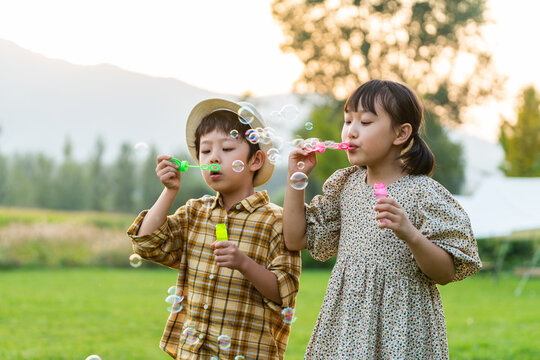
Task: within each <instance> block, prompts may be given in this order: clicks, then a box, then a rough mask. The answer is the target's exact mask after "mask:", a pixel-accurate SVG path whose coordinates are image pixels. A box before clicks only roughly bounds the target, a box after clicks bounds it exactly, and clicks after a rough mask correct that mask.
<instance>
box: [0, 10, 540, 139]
mask: <svg viewBox="0 0 540 360" xmlns="http://www.w3.org/2000/svg"><path fill="white" fill-rule="evenodd" d="M270 2H271V0H228V1H224V0H197V1H187V0H152V1H149V0H91V1H89V0H48V1H43V0H0V38H2V39H6V40H10V41H13V42H15V43H16V44H18V45H20V46H22V47H24V48H26V49H29V50H32V51H35V52H37V53H40V54H43V55H45V56H47V57H50V58H58V59H64V60H67V61H69V62H72V63H75V64H83V65H91V64H98V63H110V64H114V65H117V66H119V67H122V68H124V69H127V70H131V71H135V72H140V73H145V74H149V75H154V76H163V77H173V78H177V79H180V80H182V81H184V82H187V83H189V84H192V85H195V86H198V87H201V88H205V89H208V90H212V91H216V92H222V93H230V94H241V93H243V92H245V91H248V90H249V91H251V92H252V93H254V94H255V95H269V94H276V93H285V92H288V91H289V90H290V88H291V85H292V83H293V82H294V80H295V79H296V78H297V77H298V76H299V75H300V73H301V70H302V64H301V63H300V61H299V60H297V59H296V57H295V56H294V55H292V54H283V53H281V51H280V49H279V43H280V42H281V41H282V39H283V35H282V33H281V30H280V28H279V26H278V24H277V23H276V22H275V21H274V20H273V18H272V14H271V9H270ZM488 4H489V6H490V8H491V9H492V17H493V19H494V20H495V21H496V24H495V25H493V26H491V27H490V28H489V29H488V31H487V32H486V35H487V37H488V40H489V41H490V43H491V44H493V48H494V54H495V60H496V64H497V68H498V70H499V72H501V73H503V74H505V75H507V76H508V77H509V79H508V82H507V100H506V101H505V102H502V103H499V104H490V105H488V106H486V107H484V108H482V109H479V110H477V111H474V112H471V116H472V117H474V118H475V121H474V122H469V124H468V125H467V130H468V131H470V132H476V133H478V135H479V136H482V137H484V138H488V139H494V138H495V137H496V131H497V129H498V126H497V125H498V123H499V119H500V117H499V114H500V113H503V114H505V116H507V117H512V116H513V115H514V99H515V97H516V95H517V93H518V92H519V90H520V89H521V88H522V87H523V86H525V85H526V84H530V83H534V84H535V85H536V86H537V88H539V89H540V66H539V64H540V61H539V60H540V47H538V46H537V45H536V44H537V39H536V38H537V35H539V34H540V21H538V18H537V17H538V14H539V13H540V2H538V1H531V0H515V1H512V2H510V1H505V0H488Z"/></svg>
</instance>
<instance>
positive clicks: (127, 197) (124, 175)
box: [111, 142, 136, 212]
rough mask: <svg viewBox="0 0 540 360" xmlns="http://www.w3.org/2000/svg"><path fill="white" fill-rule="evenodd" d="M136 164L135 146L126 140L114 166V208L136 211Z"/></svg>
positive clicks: (112, 187)
mask: <svg viewBox="0 0 540 360" xmlns="http://www.w3.org/2000/svg"><path fill="white" fill-rule="evenodd" d="M135 166H136V163H135V161H134V159H133V148H132V147H131V146H130V145H129V143H127V142H124V143H123V144H122V145H121V147H120V153H119V154H118V158H117V159H116V161H115V163H114V166H113V168H112V177H113V183H112V186H111V189H112V198H113V210H116V211H125V212H129V211H135V206H134V205H135V202H134V197H135V188H136V185H135Z"/></svg>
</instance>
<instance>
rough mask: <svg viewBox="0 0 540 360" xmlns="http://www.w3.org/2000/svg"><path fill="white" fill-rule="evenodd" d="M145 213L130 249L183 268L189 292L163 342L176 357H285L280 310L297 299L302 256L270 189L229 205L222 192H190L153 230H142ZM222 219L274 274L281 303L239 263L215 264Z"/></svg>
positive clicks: (183, 285)
mask: <svg viewBox="0 0 540 360" xmlns="http://www.w3.org/2000/svg"><path fill="white" fill-rule="evenodd" d="M146 213H147V210H145V211H143V212H141V214H140V215H139V216H138V217H137V219H136V220H135V222H134V223H133V225H131V227H130V228H129V230H128V235H129V236H130V237H131V239H132V243H133V250H134V252H135V253H137V254H139V255H140V256H141V257H143V258H145V259H148V260H151V261H154V262H157V263H159V264H162V265H165V266H168V267H171V268H174V269H178V270H179V272H178V280H177V287H178V288H179V289H181V295H182V296H184V300H183V301H182V310H181V311H180V312H178V313H171V314H170V316H169V319H168V321H167V325H166V327H165V331H164V334H163V337H162V339H161V343H160V347H161V348H162V349H163V350H164V351H165V352H167V353H168V354H169V355H171V356H172V357H173V358H176V359H191V358H193V359H197V358H198V359H210V357H211V356H215V357H218V358H219V359H235V357H237V356H243V357H244V358H245V359H282V358H283V354H284V352H285V348H286V346H287V341H288V339H289V331H290V324H288V323H287V322H285V321H283V319H282V316H281V311H282V309H283V308H287V307H294V306H295V298H296V294H297V292H298V280H299V276H300V271H301V263H300V254H299V252H291V251H288V250H286V249H285V245H284V242H283V233H282V209H281V208H280V207H279V206H277V205H274V204H272V203H270V199H269V198H268V195H267V193H266V191H259V192H256V193H255V194H253V195H251V196H249V197H247V198H245V199H244V200H242V201H241V202H239V203H238V204H235V205H234V206H233V207H232V208H231V209H230V210H229V211H228V212H227V211H226V210H225V209H224V208H223V204H222V201H221V197H220V196H219V194H217V196H216V197H212V198H210V199H209V200H208V198H207V199H204V198H200V199H192V200H189V201H188V202H187V203H186V205H184V206H182V207H180V208H179V209H178V210H177V211H176V213H175V214H174V215H171V216H168V217H167V221H166V222H165V223H164V224H163V225H162V226H161V227H160V228H159V229H157V230H156V231H154V233H152V234H150V235H145V236H137V233H138V231H139V227H140V225H141V223H142V221H143V219H144V217H145V215H146ZM220 223H224V224H226V226H227V232H228V238H229V241H232V242H234V243H235V244H236V246H237V247H238V248H239V249H240V250H241V251H242V252H243V253H244V254H246V255H247V256H249V257H250V258H251V259H253V260H254V261H256V262H257V263H258V264H260V265H262V266H263V267H265V268H266V269H268V270H269V271H271V272H273V273H274V274H275V275H276V278H277V281H278V288H279V293H280V296H281V301H282V304H281V306H279V305H277V304H276V303H274V302H273V301H272V300H270V299H267V298H265V297H263V296H262V295H261V294H260V293H259V292H258V291H257V290H256V289H255V287H254V286H253V285H252V284H251V282H249V281H248V280H246V279H245V278H244V276H243V275H242V274H241V273H240V272H239V271H236V270H231V269H229V268H225V267H223V268H219V267H218V266H217V265H216V263H215V260H214V254H213V249H212V248H211V247H210V244H212V243H213V242H214V241H215V240H216V236H215V227H216V224H220ZM186 329H189V331H186ZM184 332H185V333H184ZM221 335H227V336H229V337H230V347H229V348H224V347H223V346H221V347H220V346H219V342H218V337H220V336H221ZM238 359H242V358H241V357H238Z"/></svg>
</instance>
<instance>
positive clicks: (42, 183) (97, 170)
mask: <svg viewBox="0 0 540 360" xmlns="http://www.w3.org/2000/svg"><path fill="white" fill-rule="evenodd" d="M104 153H105V143H104V142H103V140H102V139H101V138H98V139H97V140H96V144H95V147H94V150H93V153H92V154H91V155H90V156H89V158H88V159H86V160H82V161H81V160H77V159H75V158H74V157H73V145H72V143H71V141H70V140H69V139H68V140H66V142H65V144H64V148H63V159H62V161H57V160H55V159H53V158H52V157H50V156H48V155H46V154H44V153H41V152H40V153H25V154H13V155H10V156H7V155H5V154H0V205H3V206H20V207H40V208H49V209H62V210H92V211H112V212H138V211H140V210H142V209H148V208H150V207H151V206H152V204H153V203H154V202H155V200H156V199H157V197H158V196H159V194H160V192H161V190H162V189H163V185H162V184H161V182H160V181H159V179H158V178H157V176H156V174H155V171H154V169H155V167H156V157H157V150H156V148H155V147H154V146H149V147H148V151H147V154H146V156H144V159H143V160H142V161H140V160H139V159H138V158H137V157H136V153H135V149H134V147H133V145H132V144H130V143H128V142H124V143H122V144H121V146H120V151H119V153H118V156H117V158H116V159H115V160H114V161H113V162H112V163H106V162H105V161H104ZM184 157H185V156H184ZM185 158H186V159H188V158H189V157H185ZM210 191H211V190H210V189H209V188H208V187H207V185H206V184H205V183H204V181H203V180H202V178H201V176H200V174H199V173H197V172H186V173H183V174H182V191H181V192H180V193H179V194H178V196H177V199H176V202H175V204H174V207H173V209H176V208H177V207H178V206H180V205H181V204H182V203H185V202H186V201H187V200H188V199H190V198H193V197H199V196H202V195H204V194H207V193H210Z"/></svg>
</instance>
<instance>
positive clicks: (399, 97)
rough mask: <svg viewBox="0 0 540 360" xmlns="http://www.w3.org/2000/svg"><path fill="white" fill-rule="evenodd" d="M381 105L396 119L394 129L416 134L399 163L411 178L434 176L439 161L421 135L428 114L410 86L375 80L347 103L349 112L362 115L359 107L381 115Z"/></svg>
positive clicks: (360, 89) (356, 91)
mask: <svg viewBox="0 0 540 360" xmlns="http://www.w3.org/2000/svg"><path fill="white" fill-rule="evenodd" d="M376 103H378V104H379V105H380V106H381V107H382V108H383V109H384V110H385V111H386V112H387V113H388V114H389V115H390V118H391V119H392V126H399V125H402V124H407V123H409V124H411V126H412V133H411V136H409V138H408V139H407V141H406V142H405V143H404V144H403V149H405V152H403V153H402V154H401V155H400V156H399V159H401V160H402V162H403V168H404V170H405V171H406V172H407V173H409V174H411V175H429V176H431V175H432V174H433V170H434V167H435V157H434V156H433V153H432V152H431V149H430V148H429V146H428V145H427V144H426V143H425V141H424V140H423V139H422V138H421V137H420V134H419V133H418V131H419V130H420V128H422V127H424V126H425V125H424V112H423V109H422V105H421V104H420V101H419V100H418V97H417V96H416V94H415V93H414V91H412V90H411V89H410V88H409V87H408V86H406V85H403V84H400V83H397V82H394V81H389V80H371V81H368V82H366V83H364V84H363V85H361V86H360V87H359V88H358V89H356V90H355V91H354V93H353V94H352V95H351V96H350V97H349V98H348V99H347V102H346V103H345V112H349V111H353V112H358V106H359V105H361V108H362V109H363V110H365V111H369V112H372V113H373V114H377V111H375V104H376Z"/></svg>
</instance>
